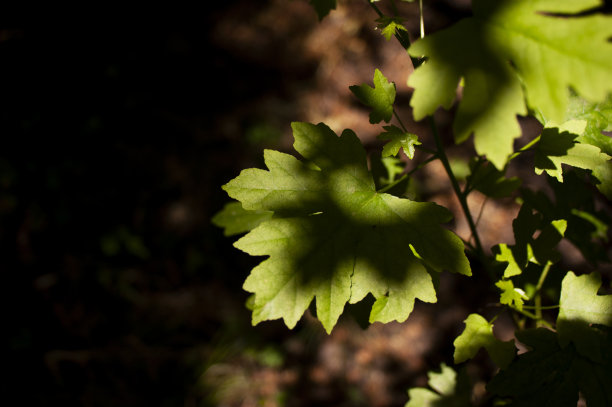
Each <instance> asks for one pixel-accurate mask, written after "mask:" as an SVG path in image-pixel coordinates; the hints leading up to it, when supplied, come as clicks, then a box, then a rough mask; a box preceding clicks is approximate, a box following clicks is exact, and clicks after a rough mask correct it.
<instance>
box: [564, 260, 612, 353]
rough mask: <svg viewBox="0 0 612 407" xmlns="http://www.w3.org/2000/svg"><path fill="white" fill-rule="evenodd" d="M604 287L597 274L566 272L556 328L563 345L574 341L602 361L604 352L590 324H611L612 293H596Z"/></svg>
mask: <svg viewBox="0 0 612 407" xmlns="http://www.w3.org/2000/svg"><path fill="white" fill-rule="evenodd" d="M600 287H601V277H600V275H599V274H598V273H591V274H586V275H582V276H576V275H575V274H574V273H572V272H571V271H570V272H569V273H567V275H566V276H565V278H564V279H563V282H562V284H561V300H560V304H559V305H560V309H559V316H558V318H557V331H558V332H559V340H560V342H561V346H566V345H567V344H568V343H569V342H570V341H571V342H574V344H575V345H576V348H577V349H578V351H579V352H580V353H581V354H583V355H585V356H588V357H589V358H591V359H592V360H595V361H600V360H601V358H602V351H601V349H600V346H599V345H598V338H597V335H596V334H595V333H594V331H593V330H592V329H591V328H590V325H591V324H599V325H606V326H610V327H612V295H597V291H598V290H599V288H600Z"/></svg>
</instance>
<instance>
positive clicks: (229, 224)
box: [211, 202, 273, 236]
mask: <svg viewBox="0 0 612 407" xmlns="http://www.w3.org/2000/svg"><path fill="white" fill-rule="evenodd" d="M272 216H273V213H272V212H270V211H261V210H257V211H247V210H245V209H244V208H243V207H242V205H241V204H240V202H230V203H227V204H225V206H224V207H223V209H221V210H220V211H219V212H217V213H216V214H215V216H213V218H212V219H211V221H212V223H213V224H214V225H215V226H218V227H220V228H223V234H224V235H225V236H232V235H238V234H240V233H244V232H248V231H249V230H252V229H255V227H256V226H257V225H259V224H260V223H261V222H264V221H266V220H268V219H270V218H272Z"/></svg>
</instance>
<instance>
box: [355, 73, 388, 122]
mask: <svg viewBox="0 0 612 407" xmlns="http://www.w3.org/2000/svg"><path fill="white" fill-rule="evenodd" d="M349 89H350V90H351V92H353V94H354V95H355V96H356V97H357V99H359V101H360V102H361V103H363V104H364V105H366V106H369V107H371V108H372V112H371V113H370V123H372V124H374V123H380V122H381V121H382V120H384V121H385V122H387V123H388V122H389V120H391V117H392V116H393V103H394V102H395V84H394V83H393V82H389V80H388V79H387V78H386V77H385V76H384V75H383V74H382V72H380V70H378V69H376V70H375V71H374V87H371V86H370V85H368V84H366V83H363V84H361V85H359V86H357V85H353V86H349Z"/></svg>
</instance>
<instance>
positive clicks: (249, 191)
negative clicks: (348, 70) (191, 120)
mask: <svg viewBox="0 0 612 407" xmlns="http://www.w3.org/2000/svg"><path fill="white" fill-rule="evenodd" d="M292 126H293V133H294V137H295V144H294V147H295V149H296V151H297V152H298V153H300V154H301V155H302V156H303V157H304V158H305V159H306V160H308V161H309V164H308V165H307V164H305V163H304V162H302V161H299V160H298V159H297V158H295V157H293V156H291V155H288V154H284V153H280V152H277V151H270V150H267V151H266V152H265V154H264V158H265V162H266V165H267V167H268V170H267V171H266V170H259V169H247V170H244V171H242V173H241V174H240V175H239V176H238V177H237V178H235V179H234V180H232V181H230V182H229V183H228V184H227V185H225V186H224V187H223V188H224V189H225V191H227V193H228V194H229V195H230V196H231V197H232V198H234V199H237V200H238V201H240V202H241V203H242V205H243V207H244V208H245V209H246V210H264V211H272V212H274V218H273V219H269V220H266V221H264V222H262V223H261V224H260V225H259V226H258V227H256V228H255V229H253V230H252V231H251V232H250V233H248V234H247V235H246V236H244V237H243V238H241V239H240V240H238V241H237V242H236V243H235V246H236V247H237V248H239V249H240V250H243V251H245V252H246V253H249V254H251V255H253V256H269V257H268V258H267V259H266V260H264V261H262V262H261V263H260V264H259V265H258V266H257V267H255V268H254V269H253V270H252V272H251V274H250V275H249V277H248V278H247V280H246V281H245V283H244V289H245V290H247V291H249V292H251V293H254V294H255V299H254V302H253V323H258V322H260V321H263V320H270V319H278V318H283V320H284V321H285V323H286V324H287V326H289V327H293V326H295V324H296V323H297V321H298V320H299V319H300V318H301V316H302V314H303V313H304V311H305V310H306V308H307V307H308V306H309V304H310V303H311V301H312V300H313V299H314V298H316V313H317V318H318V319H319V320H320V321H321V323H322V324H323V326H324V327H325V329H326V330H327V331H328V332H329V331H331V329H332V328H333V326H334V325H335V324H336V322H337V320H338V318H339V316H340V314H341V313H342V311H343V309H344V306H345V304H346V303H347V302H350V303H356V302H358V301H361V300H362V299H363V298H365V297H366V295H367V294H369V293H371V294H372V295H373V296H374V297H375V298H376V302H375V303H374V305H373V308H372V313H371V314H370V321H371V322H374V321H380V322H388V321H392V320H398V321H403V320H405V319H406V318H407V317H408V315H409V314H410V312H411V311H412V308H413V306H414V301H415V299H417V298H418V299H420V300H422V301H426V302H435V301H436V293H435V290H434V287H433V284H432V279H431V276H430V275H429V273H428V271H427V269H426V267H425V264H426V265H427V266H428V267H430V268H432V269H433V270H437V271H442V270H449V271H453V272H458V273H461V274H465V275H470V274H471V272H470V268H469V264H468V261H467V258H466V257H465V254H464V252H463V250H464V247H463V243H462V242H461V240H460V239H459V238H458V237H457V236H455V235H454V234H452V233H451V232H450V231H448V230H446V229H445V228H443V227H441V225H440V224H441V223H445V222H448V221H449V220H450V219H451V215H450V213H449V212H448V211H447V210H446V209H445V208H442V207H440V206H438V205H436V204H434V203H421V202H413V201H410V200H408V199H401V198H397V197H395V196H392V195H388V194H384V193H377V192H376V190H375V186H374V181H373V178H372V175H371V173H370V172H369V170H368V168H367V163H366V154H365V150H364V149H363V147H362V145H361V143H360V141H359V139H358V138H357V136H356V135H355V134H354V133H353V132H352V131H345V132H344V133H343V134H342V135H341V137H338V136H336V134H335V133H334V132H333V131H332V130H331V129H329V128H328V127H327V126H325V125H324V124H318V125H312V124H308V123H294V124H293V125H292ZM415 253H416V254H415ZM440 253H445V255H444V256H440ZM417 255H418V256H417Z"/></svg>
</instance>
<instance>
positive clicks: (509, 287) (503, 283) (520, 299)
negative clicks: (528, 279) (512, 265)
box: [495, 280, 529, 310]
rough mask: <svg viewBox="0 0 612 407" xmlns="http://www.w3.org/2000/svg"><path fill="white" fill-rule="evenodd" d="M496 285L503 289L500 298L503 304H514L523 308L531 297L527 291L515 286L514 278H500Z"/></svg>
mask: <svg viewBox="0 0 612 407" xmlns="http://www.w3.org/2000/svg"><path fill="white" fill-rule="evenodd" d="M495 286H496V287H497V288H499V289H500V290H501V291H502V293H501V296H500V300H499V302H500V303H502V304H507V305H513V304H514V306H515V307H516V308H518V309H520V310H522V309H523V303H524V301H525V300H528V299H529V298H528V297H527V296H526V295H525V291H523V290H521V289H520V288H515V287H514V283H513V282H512V280H500V281H498V282H497V283H495Z"/></svg>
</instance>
